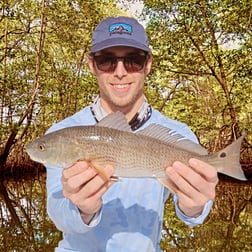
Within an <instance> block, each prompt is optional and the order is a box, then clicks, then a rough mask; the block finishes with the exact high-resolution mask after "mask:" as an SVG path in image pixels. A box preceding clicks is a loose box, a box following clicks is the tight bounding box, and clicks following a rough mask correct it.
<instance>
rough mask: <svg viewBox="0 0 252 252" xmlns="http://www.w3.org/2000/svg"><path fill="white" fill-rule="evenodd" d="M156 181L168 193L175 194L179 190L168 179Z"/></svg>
mask: <svg viewBox="0 0 252 252" xmlns="http://www.w3.org/2000/svg"><path fill="white" fill-rule="evenodd" d="M157 180H158V181H159V182H160V183H161V184H162V185H163V186H164V187H166V188H167V189H168V190H170V192H172V193H176V192H178V191H179V188H178V187H177V186H176V185H175V184H174V183H173V182H172V181H171V180H170V179H169V178H167V177H166V178H157Z"/></svg>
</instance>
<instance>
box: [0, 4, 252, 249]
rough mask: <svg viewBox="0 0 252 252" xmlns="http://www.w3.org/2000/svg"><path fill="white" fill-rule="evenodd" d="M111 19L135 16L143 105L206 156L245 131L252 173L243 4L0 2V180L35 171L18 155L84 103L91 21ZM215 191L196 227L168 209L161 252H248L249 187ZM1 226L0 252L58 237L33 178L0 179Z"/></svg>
mask: <svg viewBox="0 0 252 252" xmlns="http://www.w3.org/2000/svg"><path fill="white" fill-rule="evenodd" d="M120 14H124V15H136V17H137V18H138V19H139V20H140V21H141V22H142V23H143V24H144V25H145V26H146V29H147V32H148V34H149V40H150V45H151V47H152V52H153V56H154V63H153V69H152V72H151V74H150V75H149V76H148V78H147V80H146V96H147V97H148V100H149V102H150V103H151V104H152V105H153V106H154V107H155V108H157V109H158V110H159V111H161V112H163V113H164V114H165V115H167V116H169V117H171V118H174V119H177V120H180V121H183V122H185V123H187V124H188V125H189V126H190V127H191V129H192V130H193V131H194V132H195V133H196V134H197V136H198V138H199V140H200V142H201V143H202V144H203V145H204V146H205V147H207V148H208V150H209V151H210V152H211V151H217V150H218V149H220V148H221V147H223V146H224V145H226V144H228V143H230V142H231V141H233V139H234V138H235V137H236V136H239V135H240V134H241V133H242V132H243V131H244V130H245V131H246V132H247V137H246V140H245V141H244V142H243V148H242V152H241V154H242V159H243V162H245V163H247V165H248V167H250V171H251V164H252V160H251V159H252V155H251V141H252V126H251V125H252V96H251V94H252V39H251V33H252V29H251V28H252V26H251V23H252V5H251V1H250V0H221V1H219V0H201V1H199V0H191V1H188V0H184V1H179V0H177V1H173V0H158V1H157V0H151V1H149V0H145V1H141V0H129V1H126V0H118V1H112V0H90V1H81V0H75V1H73V0H1V1H0V176H1V177H2V176H5V174H11V175H13V174H15V172H16V171H18V170H22V171H27V170H29V169H30V170H33V171H34V170H35V169H34V168H35V167H39V166H38V165H37V164H36V165H34V164H33V163H31V161H30V160H29V158H28V156H27V155H26V154H25V153H24V148H23V147H24V145H25V144H26V143H27V142H30V141H31V140H32V139H34V138H36V137H38V136H41V135H43V134H44V132H45V131H46V129H47V128H48V127H50V126H51V125H52V124H53V123H55V122H57V121H60V120H62V119H63V118H65V117H66V116H69V115H71V114H73V113H74V112H76V111H78V110H80V109H81V108H82V107H84V106H86V105H87V104H90V103H91V102H92V99H93V98H94V97H95V96H96V94H97V93H98V88H97V85H96V80H95V79H94V77H93V76H92V75H91V74H90V72H89V69H88V68H87V64H86V59H87V54H88V52H89V48H90V44H91V34H92V31H93V29H94V27H95V26H96V24H97V23H98V22H99V21H100V20H101V19H103V18H105V17H107V16H111V15H120ZM19 168H20V169H19ZM41 168H42V167H41ZM250 174H251V173H250ZM43 175H44V173H43ZM220 182H221V183H219V185H218V186H217V197H216V201H215V205H214V208H213V210H212V212H211V215H210V216H209V219H208V220H207V221H206V223H205V224H204V225H201V226H199V227H196V228H193V229H189V228H188V227H187V226H185V225H183V224H182V223H181V222H179V221H178V219H177V218H176V217H175V212H174V207H173V204H172V202H171V199H169V201H168V202H167V204H166V206H165V215H164V229H163V232H162V240H161V248H162V249H163V250H164V251H174V250H175V249H176V251H177V250H179V251H188V249H190V250H192V251H203V250H204V251H251V246H252V244H251V224H252V223H251V220H252V218H251V216H252V210H251V209H252V204H251V184H250V183H249V182H241V181H233V182H232V183H231V184H230V183H229V182H225V180H221V181H220ZM2 203H3V204H2ZM0 216H1V218H0V219H1V223H0V241H1V242H0V244H1V246H0V247H1V249H2V250H4V251H7V250H8V251H10V250H13V249H15V250H16V251H18V250H20V251H21V250H22V249H25V251H53V250H54V247H55V246H56V244H57V243H58V240H59V239H60V237H61V233H60V232H59V231H57V230H56V227H55V226H54V225H53V224H52V222H50V220H48V216H47V214H46V189H45V178H44V176H38V179H37V177H36V176H35V178H34V176H33V177H32V180H27V178H25V179H21V178H20V177H18V179H17V180H14V181H11V180H3V179H1V180H0ZM195 248H196V249H195ZM197 248H198V249H197ZM208 248H209V250H207V249H208ZM202 249H203V250H202Z"/></svg>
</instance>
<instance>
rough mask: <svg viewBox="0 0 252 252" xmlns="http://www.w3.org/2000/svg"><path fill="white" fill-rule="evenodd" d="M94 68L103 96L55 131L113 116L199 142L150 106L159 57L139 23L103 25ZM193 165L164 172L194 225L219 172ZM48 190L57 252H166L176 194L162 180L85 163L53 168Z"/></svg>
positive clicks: (124, 20) (121, 20)
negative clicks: (148, 80) (168, 211)
mask: <svg viewBox="0 0 252 252" xmlns="http://www.w3.org/2000/svg"><path fill="white" fill-rule="evenodd" d="M88 64H89V67H90V70H91V72H92V73H93V74H94V75H95V76H96V78H97V82H98V85H99V89H100V94H99V97H97V98H96V100H95V101H94V103H93V104H92V105H91V106H88V107H86V108H84V109H83V110H81V111H79V112H77V113H76V114H74V115H73V116H71V117H69V118H66V119H65V120H63V121H62V122H60V123H58V124H56V125H54V126H53V127H52V128H51V129H50V130H49V131H50V132H52V131H55V130H57V129H60V128H64V127H69V126H75V125H94V124H95V123H96V122H98V121H100V120H101V119H102V118H103V117H105V116H106V115H107V114H109V113H112V112H116V111H121V112H123V113H124V115H125V117H126V118H127V120H128V122H129V125H130V126H131V128H132V130H133V131H135V132H136V131H137V130H139V129H143V128H145V127H147V126H148V125H150V124H151V123H156V124H160V125H162V126H165V127H167V128H170V129H172V130H174V131H176V132H177V133H179V134H181V135H183V136H184V137H185V138H188V139H190V140H192V141H194V142H197V138H196V137H195V135H194V134H193V133H192V132H191V131H190V129H189V128H188V127H187V126H186V125H185V124H182V123H180V122H177V121H174V120H171V119H169V118H166V117H164V116H163V115H161V114H160V113H159V112H158V111H156V110H155V109H153V108H152V107H151V106H150V105H149V104H148V102H147V101H146V98H145V96H144V80H145V77H146V76H147V75H148V74H149V72H150V70H151V64H152V56H151V52H150V49H149V46H148V39H147V35H146V33H145V30H144V28H143V27H142V26H141V25H140V24H139V23H138V22H137V21H136V20H135V19H132V18H128V17H118V18H107V19H105V20H103V21H102V22H101V23H100V24H99V25H98V26H97V28H96V29H95V31H94V34H93V40H92V48H91V52H90V55H89V58H88ZM132 151H134V150H132ZM189 163H190V167H188V166H186V165H185V164H183V163H180V162H178V161H177V162H174V164H173V165H172V166H170V167H166V169H165V171H164V172H165V173H166V175H167V177H169V179H170V180H171V181H172V182H173V183H174V184H175V185H176V186H177V187H178V192H177V193H176V194H174V195H173V197H174V203H175V209H176V213H177V216H178V217H179V218H180V219H181V220H182V221H184V222H185V223H186V224H188V225H190V226H194V225H197V224H200V223H202V222H203V221H204V219H205V217H206V216H207V215H208V213H209V211H210V209H211V206H212V201H213V199H214V197H215V186H216V184H217V182H218V178H217V173H216V170H215V168H213V167H212V166H210V165H208V164H206V163H204V162H202V161H199V160H195V159H191V160H190V162H189ZM104 169H105V173H106V174H107V176H108V177H111V176H112V175H113V173H114V168H113V167H112V166H110V165H108V166H107V167H105V168H104ZM47 190H48V201H47V202H48V204H47V206H48V214H49V216H50V217H51V219H52V220H53V221H54V223H55V224H56V226H57V228H58V229H59V230H61V231H62V232H63V234H64V238H63V240H62V241H61V242H60V243H59V246H58V248H56V251H60V252H63V251H81V252H83V251H85V252H86V251H87V252H88V251H95V252H96V251H97V252H98V251H99V252H100V251H101V252H102V251H109V252H113V251H116V252H118V251H123V252H124V251H125V252H130V251H136V252H139V251H141V252H143V251H147V252H151V251H160V247H159V240H160V234H161V228H162V219H163V211H164V203H165V201H166V199H167V197H168V195H169V191H168V190H167V189H165V188H164V187H163V186H162V185H161V184H160V183H159V182H158V181H157V180H155V179H152V178H147V179H142V178H141V179H137V178H120V180H119V181H118V182H115V181H113V179H110V180H109V181H106V180H104V176H100V175H99V174H98V173H97V172H96V171H95V170H94V169H93V168H92V167H90V166H89V163H88V162H86V161H79V162H77V163H76V164H74V165H73V166H72V167H69V168H67V169H64V170H63V171H62V170H61V169H55V168H53V167H47Z"/></svg>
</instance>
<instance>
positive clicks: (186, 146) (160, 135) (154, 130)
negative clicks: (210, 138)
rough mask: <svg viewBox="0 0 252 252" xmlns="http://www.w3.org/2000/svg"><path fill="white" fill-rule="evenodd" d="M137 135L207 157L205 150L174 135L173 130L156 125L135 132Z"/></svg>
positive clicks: (178, 135)
mask: <svg viewBox="0 0 252 252" xmlns="http://www.w3.org/2000/svg"><path fill="white" fill-rule="evenodd" d="M137 134H138V135H144V136H149V137H152V138H155V139H159V140H160V141H162V142H166V143H167V144H169V145H170V146H174V147H176V148H179V149H182V150H185V151H190V152H191V153H195V154H198V155H207V154H208V153H207V150H206V149H205V148H203V147H202V146H201V145H199V144H197V143H194V142H192V141H191V140H188V139H185V138H184V137H183V136H182V135H180V134H178V133H176V132H175V131H174V130H171V129H169V128H166V127H163V126H161V125H158V124H150V125H149V126H148V127H147V128H145V129H143V130H140V131H138V132H137Z"/></svg>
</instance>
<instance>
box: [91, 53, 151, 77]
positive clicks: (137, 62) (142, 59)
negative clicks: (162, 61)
mask: <svg viewBox="0 0 252 252" xmlns="http://www.w3.org/2000/svg"><path fill="white" fill-rule="evenodd" d="M119 59H120V60H122V61H123V64H124V67H125V69H126V71H127V72H129V73H133V72H138V71H140V70H141V69H143V67H144V65H145V63H146V60H147V56H146V55H140V54H134V55H128V56H125V57H115V56H110V55H98V56H96V55H95V56H94V61H95V63H96V66H97V68H98V69H99V70H101V71H103V72H114V71H115V69H116V66H117V62H118V60H119Z"/></svg>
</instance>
